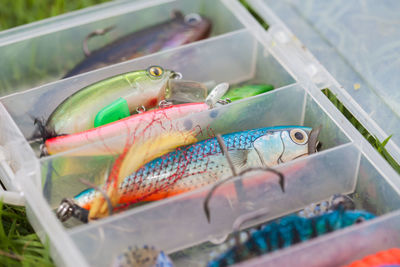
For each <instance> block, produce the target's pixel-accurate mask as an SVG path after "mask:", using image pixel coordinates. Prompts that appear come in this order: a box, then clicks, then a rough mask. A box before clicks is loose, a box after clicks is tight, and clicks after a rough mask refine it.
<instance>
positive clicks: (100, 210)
mask: <svg viewBox="0 0 400 267" xmlns="http://www.w3.org/2000/svg"><path fill="white" fill-rule="evenodd" d="M195 142H197V139H196V138H195V137H194V136H193V134H191V133H189V132H180V133H179V132H171V133H166V134H163V135H160V136H156V137H153V138H150V139H148V140H146V141H144V142H136V143H134V144H133V145H132V146H131V147H130V148H129V150H128V152H127V154H126V156H125V157H124V159H123V161H122V163H121V167H120V170H119V173H118V181H117V187H115V186H113V185H109V186H108V189H107V192H106V193H107V196H108V197H109V199H110V201H111V204H112V205H113V206H114V205H116V204H117V203H118V201H119V199H120V193H119V192H118V189H117V188H119V185H120V184H121V183H122V182H123V180H124V179H125V178H126V177H127V176H128V175H130V174H132V173H133V172H136V171H137V170H138V169H139V168H140V167H142V166H143V165H145V164H146V163H148V162H150V161H152V160H153V159H156V158H158V157H160V156H162V155H164V154H166V153H169V152H171V151H173V150H175V149H176V148H178V147H180V146H185V145H190V144H193V143H195ZM107 205H108V204H107V201H106V200H105V199H104V197H103V196H102V195H101V194H97V197H96V198H95V199H94V200H93V202H92V205H91V208H90V211H89V220H94V219H99V218H103V217H106V216H108V206H107Z"/></svg>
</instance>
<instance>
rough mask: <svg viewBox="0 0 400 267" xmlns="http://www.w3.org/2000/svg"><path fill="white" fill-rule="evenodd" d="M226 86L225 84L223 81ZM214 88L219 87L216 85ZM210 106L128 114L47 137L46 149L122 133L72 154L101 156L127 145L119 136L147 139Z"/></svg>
mask: <svg viewBox="0 0 400 267" xmlns="http://www.w3.org/2000/svg"><path fill="white" fill-rule="evenodd" d="M220 85H222V86H224V85H225V84H220ZM225 86H228V85H227V84H226V85H225ZM271 88H272V89H273V87H272V85H246V86H242V87H236V88H232V89H230V90H229V93H228V94H225V95H224V96H223V97H222V99H226V98H229V97H231V98H232V99H231V98H229V99H230V100H232V101H236V100H240V99H243V98H246V97H249V96H254V95H257V94H261V93H264V92H266V91H269V90H271ZM215 89H219V88H218V86H217V87H216V88H215ZM225 91H226V90H225ZM212 92H216V94H217V93H218V90H217V91H215V90H213V91H212ZM210 96H211V95H209V96H208V97H207V99H208V98H209V97H210ZM216 96H218V95H216ZM211 97H212V96H211ZM212 100H213V99H212ZM217 100H218V99H217ZM206 102H208V101H206ZM213 105H214V103H207V104H205V103H188V104H181V105H173V106H167V107H164V108H160V109H155V110H150V111H146V112H143V113H140V114H134V115H131V116H130V117H127V118H124V119H121V120H118V121H114V122H112V123H108V124H106V125H102V126H99V127H97V128H93V129H90V130H87V131H83V132H79V133H75V134H70V135H62V136H58V137H54V138H50V139H47V140H46V141H45V147H46V151H47V153H48V154H50V155H52V154H56V153H61V152H64V151H67V150H71V149H74V148H77V147H80V146H83V145H87V144H94V143H97V142H104V141H105V140H107V139H109V138H112V137H117V136H121V138H115V139H114V141H112V146H111V145H110V146H102V145H101V143H100V144H99V145H94V146H91V147H87V149H85V150H79V151H76V152H75V153H74V155H80V156H82V155H103V154H110V153H121V152H122V150H123V148H124V147H125V145H126V138H124V137H123V136H122V135H127V136H130V138H133V139H135V138H137V137H138V136H139V135H143V134H144V135H146V138H150V137H152V136H154V135H156V134H160V133H161V132H163V131H165V130H169V129H170V128H171V126H170V125H169V124H167V121H172V120H174V119H178V118H183V117H185V116H187V115H189V114H192V113H197V112H200V111H204V110H207V109H209V108H210V107H212V106H213ZM121 109H122V108H117V107H116V110H115V111H114V110H110V111H109V113H111V114H114V116H113V118H115V114H117V115H118V114H119V113H120V110H121ZM128 113H129V111H128ZM98 117H99V116H97V117H96V118H98ZM103 117H104V116H103ZM120 117H122V116H120ZM110 120H114V119H110ZM103 122H104V120H103ZM104 123H106V122H104ZM99 124H103V123H99ZM168 125H169V126H168ZM95 126H96V123H95Z"/></svg>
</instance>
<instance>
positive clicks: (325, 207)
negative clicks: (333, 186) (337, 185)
mask: <svg viewBox="0 0 400 267" xmlns="http://www.w3.org/2000/svg"><path fill="white" fill-rule="evenodd" d="M339 206H341V207H343V208H344V209H345V210H354V209H355V208H356V205H355V203H354V201H353V199H351V198H350V197H349V196H347V195H342V194H336V195H333V196H332V197H331V198H330V199H329V200H327V201H322V202H320V203H313V204H310V205H308V206H307V207H305V208H304V209H303V210H302V211H300V212H299V213H298V215H299V216H300V217H304V218H310V217H314V216H317V215H321V214H324V213H325V212H328V211H329V210H336V209H337V208H338V207H339Z"/></svg>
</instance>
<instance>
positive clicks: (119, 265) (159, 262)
mask: <svg viewBox="0 0 400 267" xmlns="http://www.w3.org/2000/svg"><path fill="white" fill-rule="evenodd" d="M111 266H113V267H134V266H137V267H173V266H174V265H173V263H172V261H171V259H170V258H169V257H168V256H167V255H166V254H165V253H164V252H163V251H159V250H157V249H155V248H154V247H149V246H144V247H143V248H138V247H135V248H132V247H128V249H127V250H126V251H125V252H124V253H122V254H121V255H119V256H118V257H117V258H116V259H115V260H114V262H113V263H112V265H111Z"/></svg>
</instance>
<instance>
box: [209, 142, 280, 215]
mask: <svg viewBox="0 0 400 267" xmlns="http://www.w3.org/2000/svg"><path fill="white" fill-rule="evenodd" d="M216 137H217V140H218V143H219V145H220V147H221V150H222V153H223V154H224V155H225V157H226V159H227V161H228V163H229V166H230V168H231V170H232V174H233V176H230V177H228V178H226V179H224V180H221V181H219V182H217V183H215V184H214V185H213V186H212V188H211V189H210V191H208V193H207V196H206V198H205V199H204V202H203V208H204V213H205V214H206V217H207V221H208V223H210V208H209V202H210V199H211V197H212V196H213V194H214V191H215V190H217V188H218V187H220V186H221V185H222V184H224V183H226V182H228V181H230V180H232V179H234V178H236V177H240V176H243V175H244V174H246V173H248V172H251V171H265V172H272V173H274V174H276V175H277V176H278V177H279V185H280V187H281V189H282V192H285V176H284V175H283V174H282V173H281V172H279V171H277V170H275V169H272V168H269V167H250V168H247V169H245V170H243V171H241V172H239V173H237V171H236V169H235V166H234V165H233V162H232V160H231V158H230V156H229V153H228V149H227V148H226V145H225V142H224V140H223V139H222V137H221V135H220V134H217V136H216ZM238 181H240V183H241V180H238ZM235 187H236V188H237V189H238V187H240V188H241V187H242V184H240V186H237V185H236V184H235Z"/></svg>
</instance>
